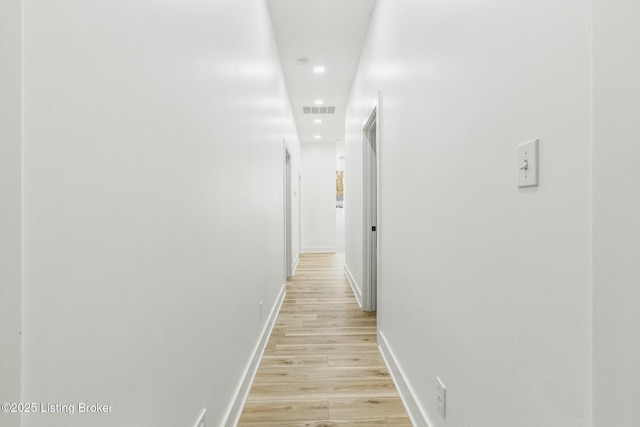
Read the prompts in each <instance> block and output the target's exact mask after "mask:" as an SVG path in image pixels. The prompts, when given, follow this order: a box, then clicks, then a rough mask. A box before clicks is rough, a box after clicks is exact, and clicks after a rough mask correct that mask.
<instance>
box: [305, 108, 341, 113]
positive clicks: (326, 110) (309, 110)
mask: <svg viewBox="0 0 640 427" xmlns="http://www.w3.org/2000/svg"><path fill="white" fill-rule="evenodd" d="M302 112H303V113H304V114H335V113H336V107H302Z"/></svg>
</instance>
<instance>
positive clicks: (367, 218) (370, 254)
mask: <svg viewBox="0 0 640 427" xmlns="http://www.w3.org/2000/svg"><path fill="white" fill-rule="evenodd" d="M379 105H380V94H378V98H377V99H376V101H375V102H374V105H373V108H372V110H371V113H370V114H369V116H368V118H367V119H366V120H365V121H364V122H363V125H362V148H363V156H362V157H363V165H362V166H363V167H362V171H363V202H364V206H363V227H364V228H363V263H362V264H363V265H362V267H363V274H362V278H363V283H362V309H363V310H364V311H377V309H378V301H379V293H380V292H379V289H380V283H379V280H380V279H379V278H380V274H379V270H380V251H379V249H380V237H379V236H380V234H379V229H380V185H379V183H380V158H379V157H380V150H379V148H380V117H379V115H380V113H379ZM372 139H374V140H375V141H374V143H373V144H372V141H371V140H372ZM374 156H375V157H374ZM374 169H375V170H374ZM374 197H375V210H373V209H372V206H373V201H372V198H374ZM372 227H375V230H374V229H373V228H372Z"/></svg>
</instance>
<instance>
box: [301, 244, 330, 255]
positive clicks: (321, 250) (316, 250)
mask: <svg viewBox="0 0 640 427" xmlns="http://www.w3.org/2000/svg"><path fill="white" fill-rule="evenodd" d="M335 251H336V248H335V246H334V247H332V248H302V253H305V254H316V253H326V252H335Z"/></svg>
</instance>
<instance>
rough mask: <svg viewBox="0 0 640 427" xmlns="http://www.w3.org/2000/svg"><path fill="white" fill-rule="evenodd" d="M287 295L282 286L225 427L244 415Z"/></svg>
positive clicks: (232, 424)
mask: <svg viewBox="0 0 640 427" xmlns="http://www.w3.org/2000/svg"><path fill="white" fill-rule="evenodd" d="M286 293H287V285H286V284H284V285H282V289H280V294H279V295H278V298H277V300H276V303H275V304H274V305H273V308H272V309H271V313H269V318H268V319H267V322H266V323H265V325H264V328H263V329H262V334H261V335H260V339H259V340H258V342H257V343H256V346H255V348H254V350H253V355H252V357H251V360H250V361H249V364H248V365H247V368H246V369H245V373H244V375H243V377H242V381H241V382H240V386H239V387H238V390H237V391H236V393H235V396H234V399H233V401H232V402H231V405H230V407H229V410H228V411H227V416H226V417H225V418H224V419H225V422H224V426H225V427H234V426H236V425H238V421H239V420H240V415H241V414H242V409H243V408H244V404H245V402H246V400H247V396H249V390H250V389H251V384H252V383H253V379H254V378H255V376H256V372H257V371H258V366H259V365H260V360H262V355H263V354H264V350H265V348H266V347H267V342H268V341H269V337H270V336H271V331H272V330H273V326H274V325H275V323H276V318H277V317H278V313H279V312H280V307H282V303H283V301H284V296H285V294H286Z"/></svg>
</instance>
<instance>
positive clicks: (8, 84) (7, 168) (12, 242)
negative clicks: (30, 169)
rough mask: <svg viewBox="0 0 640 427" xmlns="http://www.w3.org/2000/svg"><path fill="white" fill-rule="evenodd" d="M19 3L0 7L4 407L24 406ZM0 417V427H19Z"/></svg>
mask: <svg viewBox="0 0 640 427" xmlns="http://www.w3.org/2000/svg"><path fill="white" fill-rule="evenodd" d="M20 32H21V28H20V1H19V0H7V1H3V2H0V64H1V65H0V402H19V401H20V285H21V266H20V263H21V243H20V227H21V216H20V209H21V208H20V205H21V166H20V165H21V160H20V157H21V143H20V138H21V136H20V114H21V100H20V87H21V78H20V71H21V65H20V63H21V40H20ZM19 423H20V417H19V416H18V415H17V414H15V415H14V414H5V413H1V412H0V425H2V426H3V427H17V426H19V425H20V424H19Z"/></svg>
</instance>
